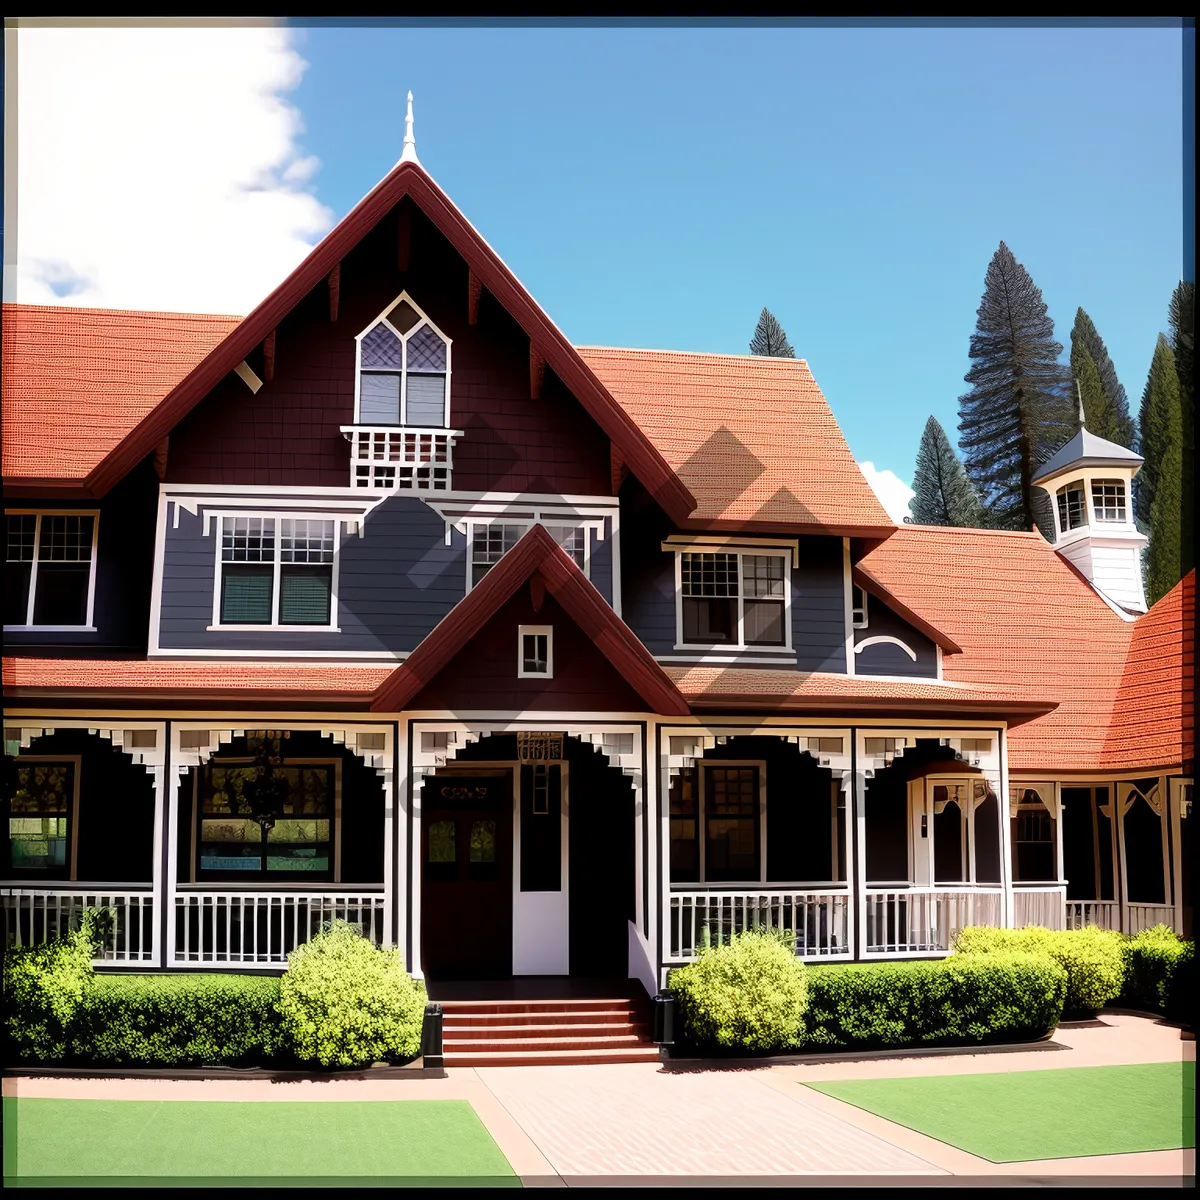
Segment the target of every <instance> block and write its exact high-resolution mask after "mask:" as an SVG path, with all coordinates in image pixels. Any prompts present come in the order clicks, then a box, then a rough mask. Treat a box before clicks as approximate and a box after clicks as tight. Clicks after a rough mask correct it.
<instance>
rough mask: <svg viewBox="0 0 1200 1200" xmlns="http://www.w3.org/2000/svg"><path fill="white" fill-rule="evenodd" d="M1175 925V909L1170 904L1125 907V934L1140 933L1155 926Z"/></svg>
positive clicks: (1130, 905) (1128, 905)
mask: <svg viewBox="0 0 1200 1200" xmlns="http://www.w3.org/2000/svg"><path fill="white" fill-rule="evenodd" d="M1174 924H1175V907H1174V905H1171V904H1127V905H1126V906H1125V932H1126V933H1141V932H1142V930H1143V929H1153V928H1154V926H1155V925H1171V926H1173V925H1174Z"/></svg>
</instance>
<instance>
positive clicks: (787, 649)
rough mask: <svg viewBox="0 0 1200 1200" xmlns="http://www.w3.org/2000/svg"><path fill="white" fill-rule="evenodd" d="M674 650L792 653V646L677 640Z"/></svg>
mask: <svg viewBox="0 0 1200 1200" xmlns="http://www.w3.org/2000/svg"><path fill="white" fill-rule="evenodd" d="M672 649H673V650H695V651H696V652H698V653H701V654H791V653H792V648H791V646H786V645H782V646H767V645H762V644H756V645H753V646H738V645H736V644H734V643H732V642H714V643H712V644H711V645H707V646H705V645H696V644H695V643H689V642H676V643H675V645H674V646H673V647H672Z"/></svg>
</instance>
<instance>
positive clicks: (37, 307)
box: [3, 300, 245, 321]
mask: <svg viewBox="0 0 1200 1200" xmlns="http://www.w3.org/2000/svg"><path fill="white" fill-rule="evenodd" d="M3 307H4V310H5V311H9V310H11V309H20V310H22V311H24V312H35V311H36V312H45V313H51V312H56V313H62V312H74V313H113V314H114V315H119V316H123V317H128V316H138V317H190V318H192V319H193V320H194V319H196V318H201V319H204V320H213V321H243V320H245V314H243V313H213V312H176V311H175V310H173V309H165V308H100V307H98V306H96V305H94V304H25V303H23V302H20V301H16V300H5V301H4V305H3Z"/></svg>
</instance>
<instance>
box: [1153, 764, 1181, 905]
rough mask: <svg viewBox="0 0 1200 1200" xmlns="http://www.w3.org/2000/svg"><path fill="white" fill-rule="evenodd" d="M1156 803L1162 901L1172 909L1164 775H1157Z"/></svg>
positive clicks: (1172, 879)
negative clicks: (1160, 838)
mask: <svg viewBox="0 0 1200 1200" xmlns="http://www.w3.org/2000/svg"><path fill="white" fill-rule="evenodd" d="M1158 803H1159V807H1160V812H1159V817H1158V824H1159V827H1160V829H1161V832H1162V860H1163V903H1164V904H1165V905H1167V906H1168V907H1169V908H1171V909H1172V910H1174V908H1175V896H1174V894H1173V893H1172V891H1171V886H1172V884H1173V883H1174V876H1173V875H1172V873H1171V840H1170V838H1169V837H1168V836H1167V827H1168V825H1169V824H1170V819H1169V818H1170V814H1171V808H1170V803H1171V800H1170V796H1169V795H1168V793H1167V777H1166V776H1165V775H1160V776H1159V777H1158ZM1176 886H1178V885H1176Z"/></svg>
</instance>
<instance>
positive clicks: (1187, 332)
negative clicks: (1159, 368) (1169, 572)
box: [1169, 279, 1196, 578]
mask: <svg viewBox="0 0 1200 1200" xmlns="http://www.w3.org/2000/svg"><path fill="white" fill-rule="evenodd" d="M1169 316H1170V325H1171V350H1172V351H1173V353H1174V355H1175V374H1176V377H1177V378H1178V380H1179V408H1180V434H1181V438H1180V457H1181V459H1182V468H1183V469H1182V487H1181V493H1180V511H1179V518H1180V519H1179V554H1180V561H1179V573H1180V577H1181V578H1182V577H1183V576H1184V575H1186V574H1187V573H1188V572H1189V571H1190V570H1191V569H1192V568H1193V567H1194V566H1195V565H1196V560H1195V544H1194V531H1195V526H1194V520H1195V498H1196V491H1195V485H1196V474H1195V465H1196V460H1195V450H1196V408H1195V393H1194V389H1193V385H1194V382H1195V381H1194V379H1193V377H1192V372H1193V371H1194V370H1195V347H1196V284H1195V283H1194V282H1193V281H1192V280H1189V279H1181V280H1180V281H1179V286H1178V287H1176V289H1175V291H1174V293H1173V294H1172V296H1171V305H1170V310H1169Z"/></svg>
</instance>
